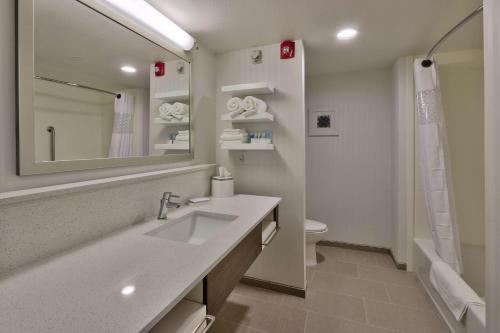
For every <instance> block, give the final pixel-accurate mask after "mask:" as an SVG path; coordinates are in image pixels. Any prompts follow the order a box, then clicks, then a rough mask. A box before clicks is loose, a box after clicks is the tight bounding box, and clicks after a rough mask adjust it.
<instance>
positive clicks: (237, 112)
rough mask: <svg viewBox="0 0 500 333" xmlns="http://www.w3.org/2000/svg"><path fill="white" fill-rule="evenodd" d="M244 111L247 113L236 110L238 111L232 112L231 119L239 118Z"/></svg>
mask: <svg viewBox="0 0 500 333" xmlns="http://www.w3.org/2000/svg"><path fill="white" fill-rule="evenodd" d="M243 111H245V110H243V109H240V110H236V111H231V112H229V117H231V118H236V117H238V116H239V115H240V114H242V113H243Z"/></svg>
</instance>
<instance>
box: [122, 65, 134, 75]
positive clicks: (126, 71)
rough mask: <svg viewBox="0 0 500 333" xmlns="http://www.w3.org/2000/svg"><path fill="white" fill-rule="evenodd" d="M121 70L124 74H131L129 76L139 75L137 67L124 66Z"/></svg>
mask: <svg viewBox="0 0 500 333" xmlns="http://www.w3.org/2000/svg"><path fill="white" fill-rule="evenodd" d="M121 70H122V72H125V73H129V74H133V73H137V69H136V68H135V67H132V66H123V67H122V68H121Z"/></svg>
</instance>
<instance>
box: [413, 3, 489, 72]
mask: <svg viewBox="0 0 500 333" xmlns="http://www.w3.org/2000/svg"><path fill="white" fill-rule="evenodd" d="M482 11H483V5H481V6H479V7H478V8H476V9H475V10H474V11H473V12H472V13H470V14H469V15H467V16H466V17H465V18H464V19H462V21H460V22H458V23H457V24H456V25H455V26H454V27H453V28H451V29H450V31H448V32H447V33H446V34H444V36H443V37H441V39H440V40H438V41H437V43H436V44H434V46H433V47H432V48H431V50H430V51H429V53H427V56H426V57H425V60H423V61H422V66H424V67H431V66H432V63H433V62H432V60H431V58H432V56H433V55H434V52H436V50H437V49H438V48H439V47H440V46H441V44H443V42H444V41H445V40H447V39H448V37H450V36H451V35H452V34H453V33H454V32H455V31H457V30H458V29H460V28H461V27H462V26H463V25H465V23H467V22H469V20H470V19H472V18H473V17H474V16H476V15H477V14H479V13H481V12H482Z"/></svg>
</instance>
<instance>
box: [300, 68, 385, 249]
mask: <svg viewBox="0 0 500 333" xmlns="http://www.w3.org/2000/svg"><path fill="white" fill-rule="evenodd" d="M306 82H307V83H306V104H307V108H308V109H334V110H335V111H336V127H337V131H338V132H339V136H327V137H307V147H306V152H307V154H306V156H307V217H308V218H311V219H315V220H318V221H321V222H324V223H326V224H327V225H328V233H327V234H326V239H327V240H331V241H340V242H347V243H354V244H362V245H371V246H379V247H387V248H389V247H390V246H391V237H392V232H393V231H392V215H393V212H392V209H393V207H392V205H393V178H392V177H393V175H392V170H393V156H392V140H393V137H394V134H393V132H394V126H393V124H392V122H393V119H392V77H391V71H390V70H379V71H371V72H359V73H346V74H336V75H324V76H314V77H309V78H308V79H307V81H306Z"/></svg>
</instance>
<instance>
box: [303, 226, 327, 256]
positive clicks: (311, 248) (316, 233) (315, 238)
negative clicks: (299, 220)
mask: <svg viewBox="0 0 500 333" xmlns="http://www.w3.org/2000/svg"><path fill="white" fill-rule="evenodd" d="M304 228H305V231H306V265H307V266H314V265H316V264H317V263H318V260H317V259H316V244H317V243H318V242H319V241H320V240H322V239H323V237H324V236H325V234H326V232H327V231H328V227H327V226H326V224H324V223H321V222H318V221H314V220H306V223H305V226H304Z"/></svg>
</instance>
